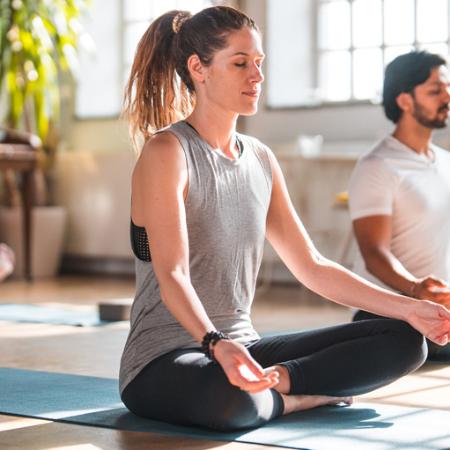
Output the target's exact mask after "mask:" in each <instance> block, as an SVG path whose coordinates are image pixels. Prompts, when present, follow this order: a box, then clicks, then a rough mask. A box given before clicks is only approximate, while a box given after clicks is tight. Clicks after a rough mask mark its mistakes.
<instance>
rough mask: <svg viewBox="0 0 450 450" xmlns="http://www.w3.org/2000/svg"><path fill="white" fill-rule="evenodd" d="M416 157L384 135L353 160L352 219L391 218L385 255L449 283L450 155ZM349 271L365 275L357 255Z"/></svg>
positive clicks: (436, 153) (436, 152)
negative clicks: (390, 234)
mask: <svg viewBox="0 0 450 450" xmlns="http://www.w3.org/2000/svg"><path fill="white" fill-rule="evenodd" d="M431 150H432V151H433V153H434V157H433V158H430V157H428V156H425V155H421V154H418V153H416V152H415V151H413V150H412V149H410V148H408V147H407V146H406V145H404V144H402V143H401V142H400V141H398V140H397V139H395V138H394V137H393V136H387V137H386V138H384V139H383V140H382V141H380V142H379V143H378V144H377V145H376V146H375V147H374V148H373V149H372V150H371V151H370V152H369V153H367V154H365V155H363V156H362V157H361V158H360V160H359V161H358V163H357V165H356V167H355V169H354V171H353V174H352V177H351V180H350V185H349V197H350V200H349V206H350V215H351V218H352V220H355V219H358V218H361V217H367V216H374V215H390V216H392V240H391V251H392V253H393V254H394V255H395V257H396V258H397V259H398V260H399V261H400V262H401V263H402V264H403V266H404V267H405V268H406V269H407V270H408V271H409V272H410V273H411V274H413V275H414V276H416V277H425V276H427V275H435V276H437V277H439V278H441V279H443V280H446V281H447V282H450V152H448V151H446V150H444V149H442V148H439V147H437V146H435V145H432V146H431ZM354 271H355V272H356V273H357V274H359V275H361V276H363V277H364V278H366V279H368V280H370V281H372V282H374V283H376V284H378V285H380V286H383V287H387V286H386V285H384V284H383V283H382V282H381V281H380V280H378V279H377V278H375V277H374V276H373V275H370V274H369V273H368V272H367V270H366V268H365V265H364V261H363V259H362V256H361V254H360V253H359V251H358V254H357V258H356V261H355V265H354Z"/></svg>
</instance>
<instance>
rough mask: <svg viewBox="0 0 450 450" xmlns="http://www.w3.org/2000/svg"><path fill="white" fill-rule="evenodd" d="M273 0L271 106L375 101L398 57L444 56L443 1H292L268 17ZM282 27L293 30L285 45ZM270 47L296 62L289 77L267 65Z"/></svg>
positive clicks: (446, 41)
mask: <svg viewBox="0 0 450 450" xmlns="http://www.w3.org/2000/svg"><path fill="white" fill-rule="evenodd" d="M275 3H276V1H275V0H268V11H267V14H268V24H269V33H268V34H269V37H268V41H269V52H268V53H269V55H268V61H269V66H268V67H269V69H268V70H269V73H268V80H269V95H268V99H269V105H270V106H274V107H282V106H302V105H311V104H321V103H324V102H325V103H337V102H349V101H361V100H376V99H378V98H379V96H380V93H381V89H382V82H383V72H384V68H385V66H386V64H388V63H389V62H390V61H391V60H392V59H393V58H395V57H396V56H398V55H400V54H402V53H406V52H408V51H410V50H412V49H426V50H429V51H431V52H435V53H439V54H441V55H443V56H447V54H448V53H449V51H448V48H449V26H448V21H449V19H448V18H449V15H448V11H449V0H433V2H432V5H431V3H430V1H429V0H297V1H296V5H295V6H294V4H293V3H294V2H293V0H291V1H290V2H288V3H289V4H288V5H286V6H287V8H292V9H290V10H289V11H288V10H286V9H287V8H286V9H285V10H284V12H282V13H281V14H280V13H278V15H277V14H275V17H272V18H271V17H270V14H271V13H273V10H274V9H275V5H274V4H275ZM300 4H301V5H302V6H301V7H300V6H299V5H300ZM300 10H301V11H300ZM300 13H301V14H302V15H299V14H300ZM293 17H295V19H296V22H297V23H296V25H294V22H293ZM308 22H309V24H308ZM286 28H291V30H292V29H293V30H295V32H296V35H297V37H296V40H297V42H298V45H297V46H295V45H292V47H291V48H290V49H289V48H288V47H287V46H286V45H284V44H283V41H281V39H283V33H284V38H286V37H287V36H286V32H281V33H280V32H279V31H280V30H282V29H286ZM305 30H306V31H305ZM306 33H307V34H308V35H306ZM280 34H281V37H280ZM299 36H300V38H301V40H299ZM290 39H295V38H294V36H290ZM284 42H289V41H286V40H284ZM291 42H292V41H291ZM294 42H295V41H294ZM305 45H306V48H302V47H303V46H305ZM270 48H272V49H273V48H276V49H277V58H278V59H280V58H283V56H280V54H279V53H280V52H283V53H284V59H285V64H286V61H287V60H290V62H289V63H288V64H290V65H291V66H297V68H298V69H297V70H296V72H295V77H293V76H292V75H288V76H287V78H286V75H283V74H281V75H280V74H279V73H277V72H278V70H279V68H277V67H276V66H274V65H270V59H271V58H272V52H271V51H270ZM288 53H289V54H288ZM300 68H301V69H300ZM280 76H281V78H283V77H284V78H285V79H281V80H280ZM294 78H295V79H294ZM272 80H273V81H274V82H271V81H272ZM275 83H277V84H280V83H281V85H282V86H281V87H280V86H277V84H275ZM299 86H301V87H302V92H301V93H300V92H299ZM287 93H289V98H288V99H286V97H287V95H288V94H287Z"/></svg>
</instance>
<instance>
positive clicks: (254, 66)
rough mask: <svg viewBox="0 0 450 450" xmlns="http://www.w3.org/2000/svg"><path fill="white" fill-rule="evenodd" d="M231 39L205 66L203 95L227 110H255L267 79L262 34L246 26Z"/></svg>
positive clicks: (248, 113) (230, 37)
mask: <svg viewBox="0 0 450 450" xmlns="http://www.w3.org/2000/svg"><path fill="white" fill-rule="evenodd" d="M227 42H228V45H227V46H226V47H225V48H223V49H222V50H219V51H218V52H216V53H215V55H214V57H213V60H212V62H211V64H210V65H209V66H207V67H204V70H205V72H204V75H205V78H204V82H203V83H202V84H201V86H199V88H200V90H201V91H202V97H203V98H205V99H206V100H207V101H210V102H213V103H214V104H215V106H217V107H219V108H221V109H223V110H225V111H230V112H233V113H237V114H243V115H251V114H255V113H256V111H257V109H258V100H259V95H260V93H261V84H262V82H263V81H264V76H263V74H262V67H261V66H262V63H263V60H264V53H263V51H262V43H261V36H260V35H259V33H258V32H257V31H255V30H253V29H250V28H247V27H245V28H242V29H241V30H239V31H234V32H232V33H230V35H229V36H228V39H227ZM196 88H197V87H196ZM198 94H200V92H198ZM199 100H200V97H199Z"/></svg>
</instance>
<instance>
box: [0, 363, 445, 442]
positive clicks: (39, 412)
mask: <svg viewBox="0 0 450 450" xmlns="http://www.w3.org/2000/svg"><path fill="white" fill-rule="evenodd" d="M0 413H1V414H11V415H16V416H26V417H36V418H41V419H51V420H57V421H63V422H67V423H74V424H80V425H90V426H96V427H105V428H115V429H121V430H129V431H143V432H153V433H160V434H164V435H172V436H185V437H190V438H195V439H210V440H221V441H239V442H246V443H256V444H265V445H278V446H281V447H286V448H294V449H308V450H336V449H338V448H342V449H351V450H353V449H355V450H394V449H408V450H437V449H439V450H442V449H449V448H450V412H448V411H443V410H430V409H421V408H403V407H396V406H383V405H374V404H362V403H357V404H356V405H353V406H351V407H323V408H318V409H314V410H310V411H305V412H302V413H296V414H291V415H289V416H286V417H281V418H279V419H276V420H274V421H273V422H271V423H269V424H267V425H266V426H264V427H261V428H258V429H255V430H248V431H240V432H236V433H217V432H213V431H208V430H203V429H201V428H195V427H180V426H173V425H169V424H165V423H162V422H156V421H152V420H145V419H141V418H139V417H136V416H134V415H133V414H131V413H129V412H128V411H127V410H126V409H125V408H124V406H123V404H122V403H121V401H120V398H119V395H118V388H117V380H113V379H108V378H95V377H86V376H78V375H67V374H60V373H49V372H39V371H31V370H21V369H9V368H0Z"/></svg>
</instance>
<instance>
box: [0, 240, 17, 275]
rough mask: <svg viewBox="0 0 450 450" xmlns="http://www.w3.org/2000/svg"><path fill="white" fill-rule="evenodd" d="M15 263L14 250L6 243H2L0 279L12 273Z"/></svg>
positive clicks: (0, 247)
mask: <svg viewBox="0 0 450 450" xmlns="http://www.w3.org/2000/svg"><path fill="white" fill-rule="evenodd" d="M14 263H15V257H14V252H13V251H12V250H11V249H10V248H9V247H8V246H7V245H6V244H0V281H3V280H4V279H5V278H6V277H7V276H8V275H10V274H11V273H12V271H13V270H14Z"/></svg>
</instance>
